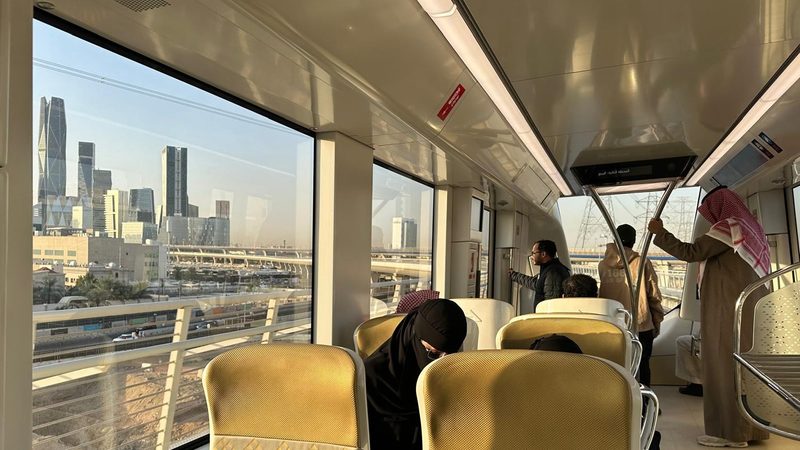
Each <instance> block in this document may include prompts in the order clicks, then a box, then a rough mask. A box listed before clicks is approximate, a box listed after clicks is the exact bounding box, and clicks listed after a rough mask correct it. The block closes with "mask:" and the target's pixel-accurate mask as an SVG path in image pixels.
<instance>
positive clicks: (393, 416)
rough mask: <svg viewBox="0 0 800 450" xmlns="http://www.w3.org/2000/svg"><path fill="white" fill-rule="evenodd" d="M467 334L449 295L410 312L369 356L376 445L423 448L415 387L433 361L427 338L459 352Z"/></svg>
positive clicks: (372, 428) (372, 437)
mask: <svg viewBox="0 0 800 450" xmlns="http://www.w3.org/2000/svg"><path fill="white" fill-rule="evenodd" d="M466 335H467V320H466V317H465V316H464V312H463V311H462V310H461V307H459V306H458V305H457V304H456V303H455V302H453V301H451V300H447V299H438V300H431V301H429V302H426V303H423V304H422V305H420V306H419V307H418V308H415V309H413V310H412V311H411V312H409V313H408V315H407V316H406V317H405V318H404V319H403V320H402V321H401V322H400V323H399V324H398V325H397V328H396V329H395V331H394V333H393V334H392V337H391V338H390V339H389V340H388V341H386V343H384V344H383V345H382V346H381V348H380V349H379V350H378V351H376V352H375V353H374V354H372V355H371V356H370V357H368V358H367V359H366V361H364V366H365V369H366V381H367V402H368V406H369V424H370V427H369V428H370V442H371V446H372V447H374V448H376V449H381V450H383V449H395V448H397V449H401V448H402V449H409V448H411V449H413V448H421V445H422V441H421V439H420V435H419V432H420V424H419V408H418V406H417V395H416V386H417V378H419V374H420V372H422V369H423V368H425V366H427V365H428V364H429V363H430V362H431V360H430V359H429V358H428V352H427V351H426V350H425V347H424V346H423V345H422V340H425V341H426V342H427V343H428V344H430V345H432V346H433V347H435V348H436V349H437V350H439V351H442V352H447V353H455V352H457V351H458V350H459V348H460V347H461V345H462V344H463V342H464V338H465V337H466Z"/></svg>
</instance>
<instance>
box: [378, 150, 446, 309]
mask: <svg viewBox="0 0 800 450" xmlns="http://www.w3.org/2000/svg"><path fill="white" fill-rule="evenodd" d="M432 269H433V187H431V186H428V185H426V184H424V183H421V182H419V181H416V180H413V179H411V178H409V177H408V176H405V175H402V174H400V173H397V172H395V171H392V170H390V169H387V168H385V167H382V166H380V165H377V164H375V165H373V170H372V284H371V297H372V300H371V308H370V310H371V312H370V316H371V317H377V316H381V315H386V314H389V313H392V312H394V311H395V310H396V309H397V304H398V303H399V301H400V299H401V298H402V297H403V296H404V295H406V294H408V293H411V292H414V291H419V290H427V289H431V272H432Z"/></svg>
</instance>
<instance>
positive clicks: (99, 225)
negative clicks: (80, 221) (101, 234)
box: [92, 169, 111, 231]
mask: <svg viewBox="0 0 800 450" xmlns="http://www.w3.org/2000/svg"><path fill="white" fill-rule="evenodd" d="M109 189H111V171H110V170H100V169H95V170H93V171H92V216H93V217H92V224H93V227H94V230H95V231H105V230H106V226H105V223H106V213H105V209H106V204H105V200H104V198H103V197H104V196H105V195H106V192H108V190H109Z"/></svg>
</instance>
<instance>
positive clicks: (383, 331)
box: [353, 314, 406, 359]
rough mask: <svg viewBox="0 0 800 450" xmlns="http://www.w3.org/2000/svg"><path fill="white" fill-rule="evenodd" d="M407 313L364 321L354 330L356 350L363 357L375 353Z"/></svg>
mask: <svg viewBox="0 0 800 450" xmlns="http://www.w3.org/2000/svg"><path fill="white" fill-rule="evenodd" d="M405 316H406V315H405V314H389V315H388V316H381V317H376V318H374V319H369V320H367V321H366V322H363V323H362V324H361V325H359V326H357V327H356V331H355V332H353V342H354V344H355V346H356V352H358V356H360V357H361V358H362V359H365V358H367V357H368V356H370V355H371V354H373V353H375V352H376V351H377V350H378V349H379V348H381V345H383V343H384V342H386V341H388V340H389V338H390V337H392V333H394V329H395V328H397V325H398V324H399V323H400V321H401V320H403V318H404V317H405Z"/></svg>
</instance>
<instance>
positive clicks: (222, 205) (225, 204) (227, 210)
mask: <svg viewBox="0 0 800 450" xmlns="http://www.w3.org/2000/svg"><path fill="white" fill-rule="evenodd" d="M216 217H217V218H220V219H230V218H231V202H229V201H228V200H217V214H216Z"/></svg>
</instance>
